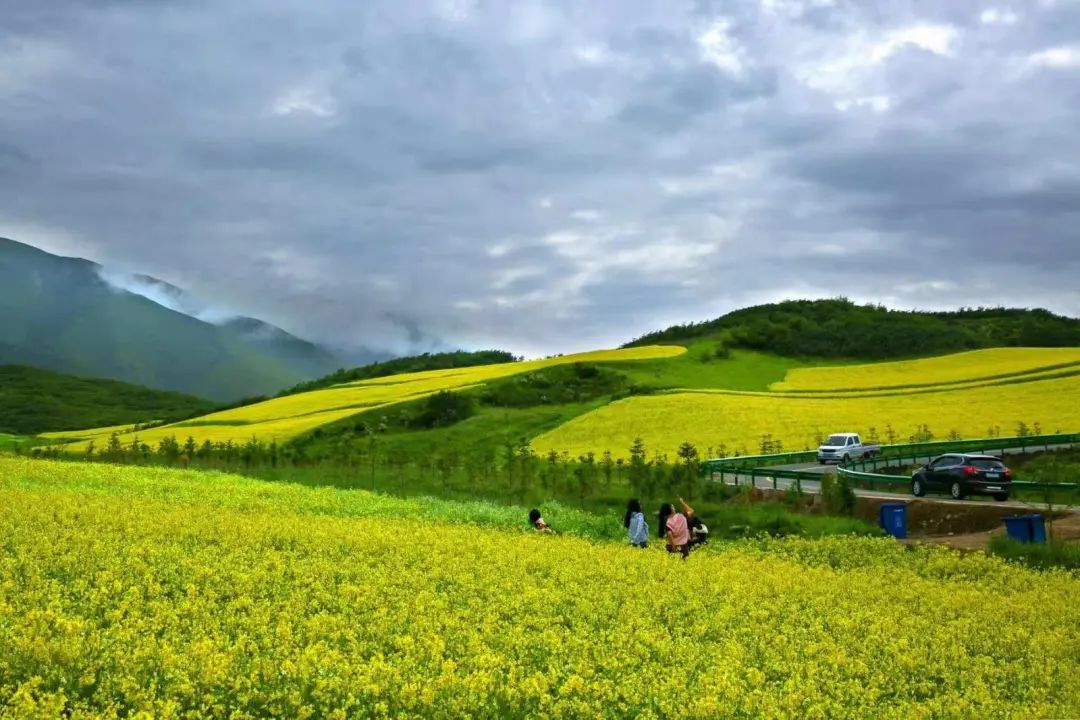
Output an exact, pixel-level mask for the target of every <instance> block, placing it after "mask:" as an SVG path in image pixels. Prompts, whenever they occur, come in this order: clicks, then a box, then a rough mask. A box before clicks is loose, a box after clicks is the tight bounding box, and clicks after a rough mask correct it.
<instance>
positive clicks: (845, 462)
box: [844, 454, 851, 465]
mask: <svg viewBox="0 0 1080 720" xmlns="http://www.w3.org/2000/svg"><path fill="white" fill-rule="evenodd" d="M849 462H851V456H850V455H847V454H845V455H844V464H845V465H847V464H848V463H849Z"/></svg>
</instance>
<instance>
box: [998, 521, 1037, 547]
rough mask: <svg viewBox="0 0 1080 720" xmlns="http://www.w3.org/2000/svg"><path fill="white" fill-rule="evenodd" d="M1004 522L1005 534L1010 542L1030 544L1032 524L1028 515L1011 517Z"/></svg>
mask: <svg viewBox="0 0 1080 720" xmlns="http://www.w3.org/2000/svg"><path fill="white" fill-rule="evenodd" d="M1003 519H1004V520H1005V534H1006V535H1008V536H1009V539H1010V540H1016V541H1017V542H1023V543H1026V542H1031V534H1032V533H1031V531H1032V523H1031V520H1030V516H1029V515H1011V516H1009V517H1007V518H1003Z"/></svg>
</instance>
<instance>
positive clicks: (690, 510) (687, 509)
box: [679, 498, 694, 515]
mask: <svg viewBox="0 0 1080 720" xmlns="http://www.w3.org/2000/svg"><path fill="white" fill-rule="evenodd" d="M679 505H681V506H682V511H683V512H684V513H686V514H687V515H693V514H694V508H692V507H690V506H689V505H687V504H686V501H685V500H683V499H682V498H679Z"/></svg>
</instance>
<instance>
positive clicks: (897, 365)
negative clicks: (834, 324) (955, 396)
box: [769, 348, 1080, 391]
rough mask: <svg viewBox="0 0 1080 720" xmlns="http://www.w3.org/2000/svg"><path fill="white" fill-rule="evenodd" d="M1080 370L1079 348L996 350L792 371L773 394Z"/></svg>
mask: <svg viewBox="0 0 1080 720" xmlns="http://www.w3.org/2000/svg"><path fill="white" fill-rule="evenodd" d="M1070 366H1071V367H1074V368H1077V369H1080V348H993V349H990V350H973V351H971V352H962V353H954V354H952V355H943V356H941V357H932V358H921V359H918V360H903V361H899V362H884V363H871V364H867V365H845V366H838V367H810V368H796V369H793V370H789V371H788V373H787V375H786V376H785V378H784V380H783V381H782V382H778V383H773V384H772V385H771V386H770V388H769V389H770V390H775V391H830V390H855V389H871V388H897V387H925V386H929V385H943V384H951V383H958V382H965V381H972V380H984V379H989V378H999V377H1006V376H1014V375H1020V374H1028V373H1035V372H1039V371H1044V372H1045V371H1046V369H1048V368H1065V367H1070Z"/></svg>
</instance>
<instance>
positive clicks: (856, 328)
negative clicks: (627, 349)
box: [629, 298, 1080, 360]
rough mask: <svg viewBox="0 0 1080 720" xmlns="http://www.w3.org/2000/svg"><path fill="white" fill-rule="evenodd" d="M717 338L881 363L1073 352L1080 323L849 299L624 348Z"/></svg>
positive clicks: (763, 309)
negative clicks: (990, 350) (1001, 350)
mask: <svg viewBox="0 0 1080 720" xmlns="http://www.w3.org/2000/svg"><path fill="white" fill-rule="evenodd" d="M715 336H721V337H724V338H726V339H727V343H728V344H729V345H731V346H734V347H741V348H748V349H753V350H767V351H769V352H774V353H777V354H780V355H785V356H789V357H821V358H860V359H867V360H877V359H886V358H902V357H917V356H923V355H940V354H944V353H950V352H957V351H961V350H974V349H977V348H986V347H1003V346H1028V347H1075V346H1077V345H1080V320H1077V319H1074V318H1067V317H1062V316H1059V315H1054V314H1053V313H1051V312H1048V311H1046V310H1023V309H1011V308H978V309H961V310H960V311H957V312H918V311H900V310H888V309H886V308H884V307H882V306H878V305H856V304H855V303H852V302H850V301H849V300H846V299H843V298H839V299H835V300H790V301H786V302H781V303H773V304H769V305H759V306H756V307H751V308H745V309H742V310H737V311H735V312H733V313H729V314H727V315H724V316H723V317H720V318H717V319H715V320H710V321H707V322H701V323H689V324H686V325H675V326H673V327H670V328H668V329H666V330H661V331H658V332H653V333H649V334H647V335H644V336H642V337H640V338H637V339H636V340H634V341H633V342H632V343H629V345H650V344H655V343H671V342H680V341H687V340H693V339H697V338H705V337H715Z"/></svg>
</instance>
